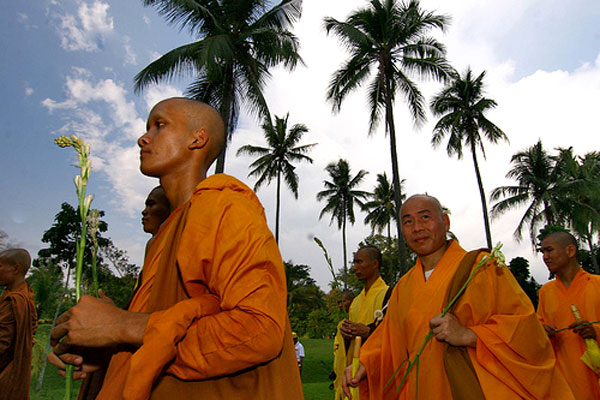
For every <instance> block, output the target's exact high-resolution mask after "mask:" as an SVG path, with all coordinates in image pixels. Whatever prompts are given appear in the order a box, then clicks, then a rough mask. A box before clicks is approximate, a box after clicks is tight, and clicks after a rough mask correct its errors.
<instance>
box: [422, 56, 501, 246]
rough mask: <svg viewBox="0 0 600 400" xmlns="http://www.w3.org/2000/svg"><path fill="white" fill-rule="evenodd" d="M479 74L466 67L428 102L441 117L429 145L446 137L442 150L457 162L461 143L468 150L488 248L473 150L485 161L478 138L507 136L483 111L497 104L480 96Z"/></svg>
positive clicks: (494, 140) (489, 238) (487, 225)
mask: <svg viewBox="0 0 600 400" xmlns="http://www.w3.org/2000/svg"><path fill="white" fill-rule="evenodd" d="M484 77H485V71H483V72H482V73H481V74H479V76H478V77H477V78H474V77H473V73H472V72H471V68H467V70H466V72H465V74H464V76H460V75H458V74H454V76H453V78H452V80H451V81H450V82H449V83H448V85H447V86H446V87H445V88H444V89H442V91H441V92H440V93H438V94H437V95H436V96H435V97H434V98H433V99H432V100H431V110H432V111H433V114H434V115H435V116H438V117H441V118H440V119H439V121H438V122H437V123H436V125H435V127H434V128H433V137H432V138H431V143H432V144H433V146H434V147H437V146H439V145H440V143H441V142H442V140H443V139H444V138H445V137H446V136H448V144H447V146H446V151H447V153H448V155H449V156H452V155H456V156H457V157H458V158H459V159H460V158H462V155H463V151H462V150H463V144H464V145H465V146H466V147H468V148H469V150H470V151H471V155H472V157H473V165H474V167H475V176H476V177H477V186H478V187H479V195H480V196H481V208H482V209H483V223H484V226H485V236H486V239H487V245H488V247H489V248H490V249H491V248H492V247H493V246H492V233H491V230H490V220H489V217H488V210H487V204H486V195H485V191H484V190H483V181H482V179H481V172H480V171H479V163H478V161H477V149H480V150H481V154H482V155H483V158H484V159H485V149H484V147H483V138H482V135H481V134H483V136H484V137H485V138H486V139H487V140H488V141H490V142H491V143H494V144H495V143H498V141H500V140H505V141H507V142H508V137H507V136H506V134H504V132H502V130H501V129H500V128H498V127H497V126H496V125H495V124H494V123H492V122H491V121H490V120H489V119H488V118H487V117H486V116H485V112H487V111H489V110H491V109H492V108H494V107H496V105H497V103H496V102H495V101H494V100H492V99H489V98H487V97H484V90H483V78H484Z"/></svg>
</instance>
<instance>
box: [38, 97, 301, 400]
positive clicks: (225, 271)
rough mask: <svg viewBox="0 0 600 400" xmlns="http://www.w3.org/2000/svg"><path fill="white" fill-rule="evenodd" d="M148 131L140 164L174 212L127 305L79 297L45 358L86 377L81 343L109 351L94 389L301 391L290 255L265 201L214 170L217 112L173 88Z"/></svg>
mask: <svg viewBox="0 0 600 400" xmlns="http://www.w3.org/2000/svg"><path fill="white" fill-rule="evenodd" d="M146 129H147V132H146V133H145V134H144V135H143V136H142V137H140V139H139V140H138V144H139V146H140V149H141V154H140V159H141V165H140V169H141V171H142V173H144V174H145V175H149V176H154V177H158V178H159V179H160V184H161V186H162V187H163V188H164V190H165V193H166V194H167V198H168V199H169V203H170V204H171V209H172V210H173V211H172V213H171V215H170V216H169V218H168V219H167V220H166V221H165V222H164V223H163V225H162V226H161V228H160V230H159V232H158V234H157V235H156V238H155V240H154V243H153V244H152V246H151V247H150V248H149V250H148V255H147V256H146V258H145V261H144V266H143V269H142V283H141V285H140V287H139V289H138V290H137V292H136V294H135V296H134V298H133V300H132V302H131V304H130V306H129V309H128V310H127V311H125V310H120V309H118V308H117V307H115V306H114V305H113V304H111V303H110V301H109V300H107V299H105V298H100V299H96V298H92V297H86V296H84V297H82V299H81V301H80V302H79V303H78V304H77V305H76V306H75V307H73V308H72V309H71V310H69V311H67V312H66V313H65V314H63V316H61V317H60V318H59V321H58V322H57V326H56V328H55V329H54V330H53V331H52V333H51V337H52V340H53V341H54V343H55V346H54V350H53V353H52V355H51V356H49V360H50V361H51V362H52V363H53V364H55V365H57V366H58V367H59V368H61V369H64V368H65V364H66V363H69V364H73V365H74V366H75V369H76V372H75V374H74V375H75V376H76V377H77V378H81V377H84V376H85V375H86V374H87V373H89V372H90V371H93V370H94V369H96V368H97V365H94V364H93V363H88V362H86V358H85V353H84V354H82V352H81V351H80V350H79V349H83V350H82V351H83V352H85V351H86V350H94V349H100V350H101V351H103V352H106V351H112V352H113V355H112V357H111V359H110V363H109V365H108V370H107V372H106V377H105V379H104V382H103V385H102V387H101V390H100V392H99V393H98V396H97V398H98V399H111V400H112V399H122V398H123V399H146V398H151V399H238V398H239V399H246V398H252V399H274V398H290V399H301V398H302V397H303V395H302V386H301V382H300V374H299V371H298V368H297V366H296V355H295V350H294V344H293V340H292V332H291V329H290V325H289V321H288V316H287V310H286V297H287V294H286V281H285V273H284V268H283V262H282V260H281V256H280V254H279V250H278V248H277V244H276V242H275V239H274V237H273V235H272V234H271V232H270V231H269V229H268V227H267V224H266V219H265V214H264V210H263V208H262V206H261V204H260V202H259V201H258V198H257V197H256V195H255V194H254V192H253V191H252V190H251V189H249V188H248V187H247V186H246V185H244V184H243V183H241V182H240V181H238V180H236V179H235V178H233V177H230V176H227V175H224V174H217V175H213V176H211V177H207V170H208V168H209V166H210V165H211V164H212V162H213V161H214V160H215V159H216V157H217V156H218V154H219V153H220V152H221V151H222V149H223V147H224V143H225V129H224V123H223V121H222V119H221V117H220V115H219V113H218V112H217V111H216V110H215V109H214V108H212V107H210V106H208V105H206V104H204V103H201V102H197V101H194V100H190V99H186V98H171V99H167V100H164V101H161V102H159V103H158V104H157V105H155V106H154V108H153V109H152V110H151V112H150V115H149V117H148V121H147V125H146ZM72 346H77V347H76V349H77V350H73V349H72ZM77 351H80V352H79V353H78V352H77ZM84 395H85V394H84ZM81 396H82V394H81V393H80V397H81ZM86 396H87V395H86ZM88 397H89V396H88Z"/></svg>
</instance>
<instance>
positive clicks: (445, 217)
mask: <svg viewBox="0 0 600 400" xmlns="http://www.w3.org/2000/svg"><path fill="white" fill-rule="evenodd" d="M442 221H444V225H445V226H446V232H448V231H450V217H449V216H448V214H442Z"/></svg>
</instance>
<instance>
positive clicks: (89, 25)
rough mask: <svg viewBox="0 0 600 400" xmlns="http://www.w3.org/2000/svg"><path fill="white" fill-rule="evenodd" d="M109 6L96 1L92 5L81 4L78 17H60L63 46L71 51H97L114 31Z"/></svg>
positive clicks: (70, 15) (98, 0)
mask: <svg viewBox="0 0 600 400" xmlns="http://www.w3.org/2000/svg"><path fill="white" fill-rule="evenodd" d="M108 8H109V5H108V4H107V3H102V2H101V1H100V0H95V1H94V2H93V3H91V4H87V3H81V4H80V6H79V9H78V11H77V16H75V15H73V14H65V15H62V16H59V18H60V21H61V24H60V30H59V34H60V37H61V45H62V47H63V48H64V49H65V50H69V51H77V50H82V51H88V52H91V51H96V50H98V49H99V48H100V47H101V46H102V44H103V42H104V38H105V37H106V36H107V35H108V34H110V33H111V32H112V31H113V28H114V24H113V18H112V17H111V16H109V15H108Z"/></svg>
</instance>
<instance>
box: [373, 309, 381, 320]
mask: <svg viewBox="0 0 600 400" xmlns="http://www.w3.org/2000/svg"><path fill="white" fill-rule="evenodd" d="M373 316H374V317H375V321H381V320H382V319H383V311H381V310H375V313H373Z"/></svg>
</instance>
